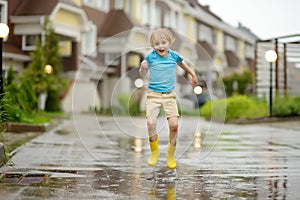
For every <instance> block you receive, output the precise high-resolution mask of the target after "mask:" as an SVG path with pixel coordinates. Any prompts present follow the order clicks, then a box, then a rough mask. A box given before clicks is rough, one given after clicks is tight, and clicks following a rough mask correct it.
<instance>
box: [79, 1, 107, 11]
mask: <svg viewBox="0 0 300 200" xmlns="http://www.w3.org/2000/svg"><path fill="white" fill-rule="evenodd" d="M83 3H84V4H86V5H88V6H90V7H94V8H96V9H99V10H102V11H109V0H83Z"/></svg>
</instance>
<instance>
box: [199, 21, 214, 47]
mask: <svg viewBox="0 0 300 200" xmlns="http://www.w3.org/2000/svg"><path fill="white" fill-rule="evenodd" d="M198 40H200V41H206V42H208V43H209V44H214V42H215V41H214V30H213V28H212V27H210V26H207V25H205V24H199V31H198Z"/></svg>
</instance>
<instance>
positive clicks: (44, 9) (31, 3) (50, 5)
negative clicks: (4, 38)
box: [13, 0, 75, 16]
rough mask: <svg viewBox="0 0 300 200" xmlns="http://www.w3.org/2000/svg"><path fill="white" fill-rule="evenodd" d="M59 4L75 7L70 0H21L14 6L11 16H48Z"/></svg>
mask: <svg viewBox="0 0 300 200" xmlns="http://www.w3.org/2000/svg"><path fill="white" fill-rule="evenodd" d="M59 2H64V3H67V4H72V5H75V4H74V3H72V1H71V0H47V1H41V0H22V1H20V2H19V4H18V5H16V8H15V10H14V11H13V15H15V16H29V15H48V14H51V12H52V11H53V9H54V8H55V6H56V5H57V4H58V3H59Z"/></svg>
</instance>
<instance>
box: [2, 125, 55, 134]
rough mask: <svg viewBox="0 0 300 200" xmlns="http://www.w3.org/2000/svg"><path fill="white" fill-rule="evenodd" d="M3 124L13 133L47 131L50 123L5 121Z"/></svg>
mask: <svg viewBox="0 0 300 200" xmlns="http://www.w3.org/2000/svg"><path fill="white" fill-rule="evenodd" d="M3 126H4V128H5V130H6V131H7V132H13V133H22V132H46V131H48V130H49V127H50V123H45V124H26V123H18V122H5V123H4V124H3Z"/></svg>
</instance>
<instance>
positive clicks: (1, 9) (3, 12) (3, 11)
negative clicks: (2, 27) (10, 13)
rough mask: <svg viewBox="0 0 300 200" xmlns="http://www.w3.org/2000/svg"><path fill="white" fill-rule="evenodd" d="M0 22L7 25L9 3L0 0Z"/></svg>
mask: <svg viewBox="0 0 300 200" xmlns="http://www.w3.org/2000/svg"><path fill="white" fill-rule="evenodd" d="M0 21H1V22H3V23H7V1H2V0H0Z"/></svg>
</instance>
